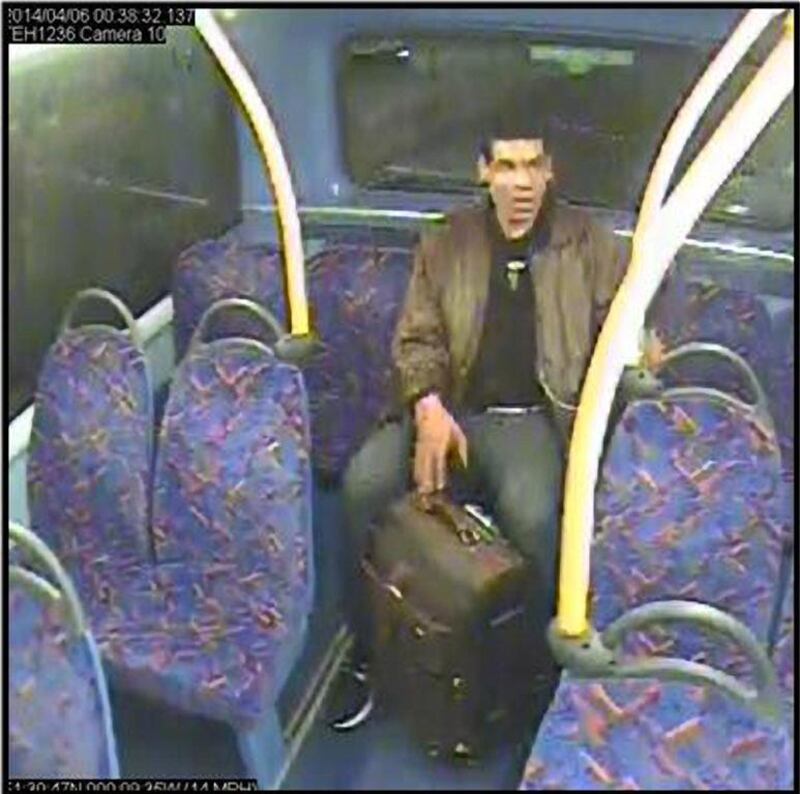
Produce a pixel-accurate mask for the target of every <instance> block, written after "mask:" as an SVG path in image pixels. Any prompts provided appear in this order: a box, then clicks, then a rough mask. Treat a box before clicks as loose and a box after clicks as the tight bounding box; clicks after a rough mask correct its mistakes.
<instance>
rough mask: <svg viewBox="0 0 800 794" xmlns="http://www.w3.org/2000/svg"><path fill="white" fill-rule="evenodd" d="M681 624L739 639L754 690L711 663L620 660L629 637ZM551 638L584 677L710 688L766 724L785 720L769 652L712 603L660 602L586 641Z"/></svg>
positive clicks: (554, 634)
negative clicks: (654, 627) (651, 680)
mask: <svg viewBox="0 0 800 794" xmlns="http://www.w3.org/2000/svg"><path fill="white" fill-rule="evenodd" d="M679 622H683V623H692V624H694V625H696V626H698V627H699V628H701V629H703V630H705V631H707V632H709V633H711V634H718V635H722V636H724V637H727V638H729V639H732V640H734V641H735V642H736V643H737V644H738V645H739V646H740V647H741V648H742V649H743V650H744V651H745V653H746V655H747V657H748V658H749V659H750V661H751V662H752V664H753V670H754V676H755V682H756V683H755V688H753V687H750V686H747V685H746V684H743V683H741V682H740V681H738V680H737V679H736V678H734V677H733V676H731V675H729V674H728V673H724V672H722V671H721V670H717V669H716V668H715V667H711V665H707V664H700V663H698V662H691V661H688V660H686V659H678V658H673V657H652V658H648V659H636V660H630V661H628V660H626V659H625V658H624V657H622V656H621V655H620V646H621V644H622V640H623V638H624V636H625V635H626V634H628V633H629V632H631V631H636V630H641V629H643V628H645V627H648V626H652V625H655V624H664V623H679ZM549 639H550V643H551V646H552V648H553V652H554V655H555V657H556V659H557V660H558V661H559V662H560V663H561V664H562V665H563V666H564V667H565V668H567V669H568V670H569V671H570V672H572V673H573V674H574V675H575V676H577V677H579V678H615V679H616V678H655V679H659V680H664V681H684V682H687V683H691V684H701V685H711V686H713V687H716V688H717V689H720V690H722V691H723V692H725V693H726V694H728V695H730V696H731V697H733V698H735V699H736V700H738V701H740V702H741V703H743V704H744V705H746V706H748V707H749V708H751V709H752V710H753V711H755V712H756V713H757V714H759V715H760V716H762V717H764V718H766V719H770V720H777V719H779V718H780V715H781V702H780V691H779V689H778V678H777V675H776V673H775V668H774V667H773V665H772V662H771V661H770V660H769V657H768V656H767V653H766V651H765V650H764V648H762V647H761V645H760V644H759V642H758V640H757V639H756V638H755V637H754V636H753V633H752V632H751V631H750V629H748V628H747V626H745V625H744V624H743V623H742V622H741V621H739V620H737V619H736V618H734V617H732V616H731V615H729V614H727V613H726V612H723V611H722V610H719V609H717V608H716V607H713V606H711V605H710V604H703V603H700V602H698V601H680V600H673V601H655V602H652V603H649V604H643V605H642V606H639V607H635V608H634V609H631V610H630V611H628V612H626V613H625V614H624V615H622V616H621V617H619V618H617V620H615V621H614V622H613V623H612V624H611V625H609V626H608V627H607V628H606V629H605V630H604V631H602V632H601V633H599V634H598V633H597V632H594V631H593V630H591V629H590V633H589V635H587V636H584V637H581V638H573V637H567V636H565V635H562V634H561V633H560V632H559V631H558V629H557V627H556V625H555V624H552V625H551V627H550V631H549Z"/></svg>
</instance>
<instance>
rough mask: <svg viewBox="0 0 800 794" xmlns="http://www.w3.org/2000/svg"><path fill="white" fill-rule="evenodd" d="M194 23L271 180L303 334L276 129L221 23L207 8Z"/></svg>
mask: <svg viewBox="0 0 800 794" xmlns="http://www.w3.org/2000/svg"><path fill="white" fill-rule="evenodd" d="M195 27H196V28H197V32H198V33H199V34H200V36H201V37H202V39H203V41H205V43H206V44H207V45H208V48H209V49H210V50H211V52H212V53H213V55H214V57H215V58H216V59H217V61H218V62H219V65H220V66H221V67H222V69H223V71H224V72H225V74H226V75H227V76H228V79H229V80H230V81H231V84H232V85H233V87H234V89H235V91H236V95H237V96H238V98H239V101H240V102H241V104H242V107H243V108H244V110H245V113H246V115H247V118H248V120H249V121H250V125H251V126H252V128H253V131H254V132H255V135H256V139H257V141H258V146H259V149H260V150H261V154H262V156H263V158H264V163H265V165H266V172H267V178H268V179H269V182H270V184H271V186H272V192H273V194H274V196H275V203H276V205H277V207H278V222H279V226H280V230H281V239H282V243H283V245H282V248H283V264H284V274H285V279H286V294H287V297H288V300H289V306H288V316H289V325H290V328H289V330H290V331H291V333H292V335H293V336H304V335H307V334H308V333H309V331H310V327H309V319H308V299H307V297H306V284H305V273H304V267H305V257H304V256H303V240H302V236H301V234H300V220H299V218H298V215H297V201H296V200H295V196H294V190H293V189H292V180H291V176H290V174H289V168H288V166H287V164H286V158H285V157H284V154H283V149H282V148H281V143H280V140H279V139H278V133H277V131H276V130H275V125H274V124H273V123H272V119H271V118H270V115H269V111H268V110H267V106H266V105H265V103H264V100H263V99H262V98H261V95H260V94H259V93H258V89H257V88H256V85H255V83H254V82H253V78H252V77H251V76H250V74H249V73H248V71H247V69H246V68H245V67H244V64H243V63H242V62H241V60H240V59H239V56H238V55H237V54H236V52H235V50H234V49H233V47H232V46H231V43H230V42H229V41H228V38H227V36H226V35H225V33H224V32H223V30H222V28H221V27H220V26H219V25H218V24H217V21H216V20H215V19H214V17H213V15H212V13H211V11H210V10H208V9H197V10H196V11H195Z"/></svg>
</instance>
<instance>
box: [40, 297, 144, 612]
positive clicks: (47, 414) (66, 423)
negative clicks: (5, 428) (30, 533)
mask: <svg viewBox="0 0 800 794" xmlns="http://www.w3.org/2000/svg"><path fill="white" fill-rule="evenodd" d="M90 298H93V299H97V298H101V299H102V300H104V301H105V302H107V303H110V304H111V305H112V306H114V307H115V309H117V311H119V313H120V314H121V315H122V316H123V318H124V320H125V322H126V325H127V326H128V330H127V332H123V331H119V330H117V329H115V328H113V327H109V326H102V325H91V326H85V327H78V328H71V327H69V323H70V320H71V317H72V314H73V313H74V311H75V309H76V308H77V307H78V305H79V304H81V303H83V302H84V301H86V300H88V299H90ZM34 405H35V409H34V418H33V429H32V433H31V443H30V449H29V459H28V467H27V479H28V500H29V505H30V514H31V523H32V527H33V529H34V531H35V532H37V533H38V534H39V535H40V536H41V537H42V538H43V539H44V540H45V541H46V542H47V543H48V544H49V545H50V546H51V547H52V548H53V549H54V551H55V553H56V554H57V555H58V557H59V559H60V560H61V561H62V563H63V564H64V565H65V567H66V568H67V570H68V571H69V572H70V575H71V576H72V577H73V578H74V579H75V582H76V584H77V586H78V589H79V591H80V593H81V597H82V598H83V599H89V598H91V597H93V595H94V594H96V593H97V592H98V591H99V590H100V589H101V587H102V586H103V585H104V584H105V583H108V582H113V580H114V578H115V572H117V571H119V570H121V569H124V568H128V567H130V566H136V565H139V564H141V563H142V562H144V561H148V560H150V559H151V557H152V551H151V548H150V540H149V532H148V501H149V489H150V477H151V471H152V469H151V464H152V427H153V406H152V392H151V386H150V377H149V373H148V368H147V362H146V360H145V358H144V354H143V352H142V349H141V346H140V344H139V341H138V337H137V332H136V325H135V322H134V320H133V317H132V316H131V314H130V312H129V311H128V309H127V308H126V307H125V305H124V304H123V303H122V302H121V301H120V300H119V299H118V298H116V297H115V296H113V295H111V294H110V293H107V292H104V291H102V290H86V291H84V292H82V293H80V294H79V295H78V296H76V298H75V300H74V301H73V303H72V304H71V306H70V308H69V310H68V312H67V315H66V318H65V321H64V327H63V330H62V332H61V334H60V335H59V337H58V339H57V340H56V342H55V343H54V344H53V346H52V347H51V348H50V350H49V351H48V354H47V357H46V358H45V362H44V366H43V368H42V371H41V373H40V375H39V381H38V385H37V389H36V396H35V403H34Z"/></svg>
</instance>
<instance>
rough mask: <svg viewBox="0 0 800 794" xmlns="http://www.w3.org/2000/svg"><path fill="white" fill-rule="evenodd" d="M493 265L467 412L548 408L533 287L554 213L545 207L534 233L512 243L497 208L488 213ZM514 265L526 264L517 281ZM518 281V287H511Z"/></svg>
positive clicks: (465, 397) (468, 391)
mask: <svg viewBox="0 0 800 794" xmlns="http://www.w3.org/2000/svg"><path fill="white" fill-rule="evenodd" d="M487 216H488V217H487V223H488V224H489V235H490V240H491V252H492V253H491V256H492V266H491V268H490V276H489V294H488V300H487V305H486V313H485V317H484V324H483V333H482V336H481V341H480V343H479V345H478V352H477V354H476V357H475V362H474V363H473V365H472V369H471V371H470V374H469V380H468V383H467V388H466V391H465V393H464V394H465V396H464V401H463V407H464V408H466V409H467V410H470V411H483V410H485V409H486V408H487V407H489V406H492V405H498V406H499V405H504V406H531V405H541V404H544V403H545V396H544V393H543V392H542V388H541V385H540V384H539V379H538V377H537V374H536V319H535V309H534V293H533V285H532V284H531V280H532V277H531V267H532V263H531V260H532V257H533V256H534V255H535V253H536V252H537V251H539V250H541V249H543V248H544V247H546V245H547V243H548V242H549V236H550V212H549V211H548V210H546V209H545V208H543V211H542V213H541V214H540V216H539V218H537V221H536V223H535V224H534V226H533V228H532V229H531V231H530V232H529V233H528V234H527V235H525V237H523V238H521V239H520V240H508V239H507V238H506V237H505V235H504V234H503V231H502V228H501V227H500V224H499V223H498V221H497V216H496V214H495V212H494V210H493V209H490V210H489V212H488V213H487ZM509 262H524V263H525V268H524V269H523V270H518V271H517V275H516V278H513V277H510V269H509V267H508V263H509ZM514 281H516V288H513V287H512V284H513V282H514Z"/></svg>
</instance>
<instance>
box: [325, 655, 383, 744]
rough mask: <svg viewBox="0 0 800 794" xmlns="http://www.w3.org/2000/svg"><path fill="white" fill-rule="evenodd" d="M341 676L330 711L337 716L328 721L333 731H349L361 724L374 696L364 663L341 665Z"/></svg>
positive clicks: (370, 708) (368, 713) (368, 711)
mask: <svg viewBox="0 0 800 794" xmlns="http://www.w3.org/2000/svg"><path fill="white" fill-rule="evenodd" d="M341 673H342V678H341V681H340V682H339V683H338V684H337V689H338V691H337V692H336V693H335V694H334V698H333V706H332V709H331V710H332V711H333V710H334V709H335V712H334V713H338V715H339V716H337V717H336V718H334V719H332V720H331V721H330V723H329V724H330V726H331V728H333V730H335V731H351V730H353V729H354V728H357V727H359V725H363V724H364V723H365V722H366V721H367V720H368V719H369V717H370V715H371V714H372V709H373V706H374V698H373V693H372V687H371V686H370V683H369V677H368V674H367V666H366V664H365V663H363V662H361V663H356V664H354V665H353V664H348V663H345V664H344V665H343V666H342V670H341Z"/></svg>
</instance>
